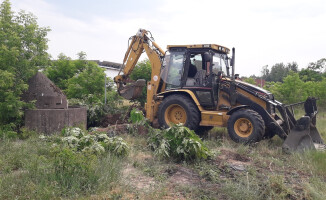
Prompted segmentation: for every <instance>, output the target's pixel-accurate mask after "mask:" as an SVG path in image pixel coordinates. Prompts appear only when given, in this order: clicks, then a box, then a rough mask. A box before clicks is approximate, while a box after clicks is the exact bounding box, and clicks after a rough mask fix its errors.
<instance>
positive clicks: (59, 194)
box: [0, 137, 121, 199]
mask: <svg viewBox="0 0 326 200" xmlns="http://www.w3.org/2000/svg"><path fill="white" fill-rule="evenodd" d="M3 142H4V143H3V145H0V163H1V164H0V171H1V174H0V199H58V198H59V199H60V198H62V199H76V198H80V197H81V196H84V195H85V196H89V195H91V194H95V193H98V192H101V191H107V190H108V188H110V185H112V184H114V183H116V182H117V181H118V178H119V174H120V169H121V161H120V160H119V159H117V157H115V156H114V155H111V154H106V155H103V156H96V155H94V154H83V153H80V152H77V151H74V150H72V149H70V148H67V147H65V146H61V145H55V144H54V143H53V142H47V141H44V140H40V139H38V138H35V137H31V138H29V139H27V140H24V141H21V142H20V143H18V144H17V143H16V142H14V141H12V142H11V141H3Z"/></svg>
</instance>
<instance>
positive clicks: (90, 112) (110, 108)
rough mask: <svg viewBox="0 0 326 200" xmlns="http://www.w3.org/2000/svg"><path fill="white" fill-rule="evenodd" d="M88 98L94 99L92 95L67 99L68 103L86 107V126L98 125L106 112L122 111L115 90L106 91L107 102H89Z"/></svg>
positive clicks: (119, 98)
mask: <svg viewBox="0 0 326 200" xmlns="http://www.w3.org/2000/svg"><path fill="white" fill-rule="evenodd" d="M88 98H91V99H92V100H93V99H94V98H93V97H92V95H88V96H87V97H84V99H69V105H74V106H86V108H87V127H96V126H100V125H101V122H102V120H103V118H104V117H105V116H106V115H107V114H114V113H117V112H122V111H123V109H124V108H123V107H121V106H120V104H122V100H121V97H120V95H119V94H118V92H117V91H115V90H111V91H108V92H107V102H109V103H107V104H104V103H103V102H100V101H99V102H96V103H90V102H91V101H90V100H88Z"/></svg>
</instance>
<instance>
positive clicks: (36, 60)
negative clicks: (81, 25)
mask: <svg viewBox="0 0 326 200" xmlns="http://www.w3.org/2000/svg"><path fill="white" fill-rule="evenodd" d="M49 30H50V29H49V28H45V27H39V26H38V24H37V22H36V17H35V16H34V15H32V14H27V13H25V12H24V11H21V12H19V13H14V12H12V10H11V4H10V2H9V0H4V1H3V2H2V3H1V5H0V129H2V128H1V127H2V126H6V127H5V129H12V130H17V128H19V126H20V125H21V121H22V120H21V117H22V115H23V112H22V108H24V107H25V106H27V104H26V103H24V102H23V101H21V99H20V96H21V94H22V93H23V92H24V91H25V90H26V89H27V88H28V86H27V81H28V79H29V78H30V77H31V76H33V75H34V74H35V73H36V72H37V69H38V66H45V65H46V64H47V62H48V58H49V55H48V53H47V52H46V51H47V49H48V46H47V41H48V39H47V33H48V32H49Z"/></svg>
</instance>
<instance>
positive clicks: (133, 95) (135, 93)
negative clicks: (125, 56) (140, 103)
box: [118, 79, 146, 100]
mask: <svg viewBox="0 0 326 200" xmlns="http://www.w3.org/2000/svg"><path fill="white" fill-rule="evenodd" d="M145 85H146V81H145V80H144V79H139V80H137V81H136V82H135V83H133V84H130V85H126V86H120V88H118V91H119V94H120V95H121V96H122V97H123V98H125V99H128V100H133V99H137V98H138V97H140V96H141V94H142V89H143V87H144V86H145Z"/></svg>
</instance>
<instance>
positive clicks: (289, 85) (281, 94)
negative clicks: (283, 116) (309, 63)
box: [269, 72, 307, 103]
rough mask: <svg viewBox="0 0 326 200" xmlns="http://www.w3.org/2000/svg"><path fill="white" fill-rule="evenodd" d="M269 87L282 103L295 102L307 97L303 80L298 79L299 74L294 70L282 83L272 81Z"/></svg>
mask: <svg viewBox="0 0 326 200" xmlns="http://www.w3.org/2000/svg"><path fill="white" fill-rule="evenodd" d="M269 89H270V91H271V92H272V93H273V94H274V96H275V98H276V99H277V100H280V101H281V102H283V103H296V102H298V101H303V100H305V99H306V98H307V93H306V90H305V87H304V82H303V81H302V80H300V77H299V74H298V73H294V72H290V74H289V75H288V76H287V77H285V78H284V82H283V83H280V82H278V83H274V84H273V85H272V86H270V88H269Z"/></svg>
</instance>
